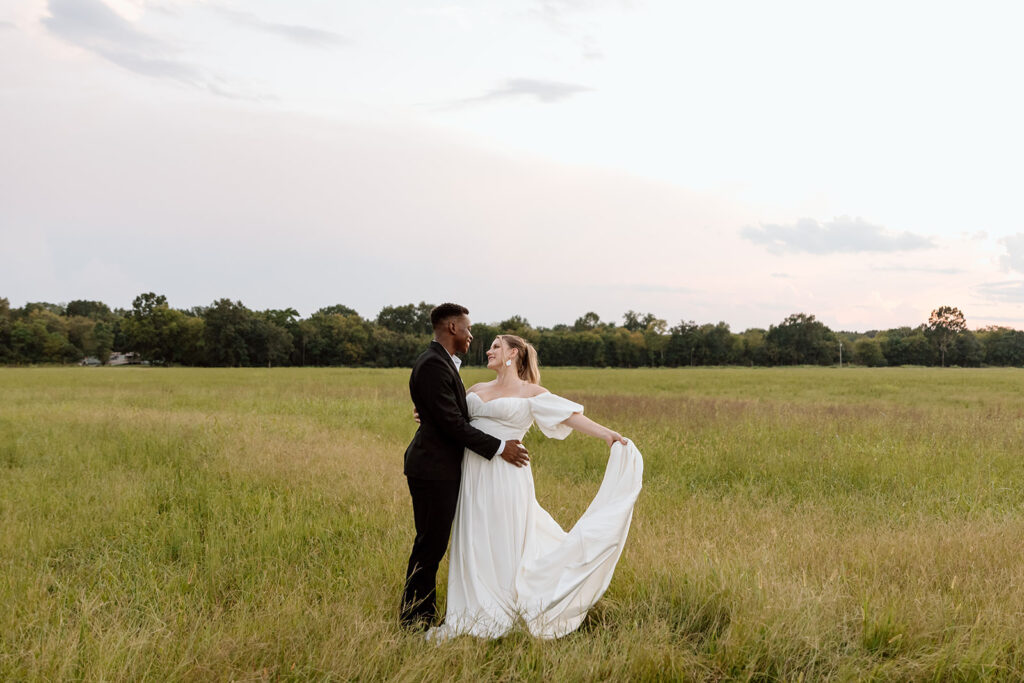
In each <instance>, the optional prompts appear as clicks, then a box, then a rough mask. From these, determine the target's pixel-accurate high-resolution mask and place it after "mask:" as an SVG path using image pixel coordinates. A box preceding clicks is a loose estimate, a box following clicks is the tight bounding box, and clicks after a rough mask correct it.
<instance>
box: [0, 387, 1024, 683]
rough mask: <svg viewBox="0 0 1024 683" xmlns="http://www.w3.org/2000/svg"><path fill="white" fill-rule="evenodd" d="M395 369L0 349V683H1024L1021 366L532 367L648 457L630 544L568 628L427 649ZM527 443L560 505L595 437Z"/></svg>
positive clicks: (593, 475)
mask: <svg viewBox="0 0 1024 683" xmlns="http://www.w3.org/2000/svg"><path fill="white" fill-rule="evenodd" d="M463 375H464V379H465V380H466V383H467V385H469V384H471V383H472V382H474V381H479V380H481V379H485V378H486V377H487V373H486V371H482V370H474V369H467V370H465V371H464V372H463ZM407 380H408V372H407V371H405V370H356V369H309V368H303V369H298V368H291V369H271V370H268V369H225V370H214V369H184V368H172V369H161V368H95V369H93V368H73V369H72V368H68V369H60V368H30V369H0V680H26V681H33V680H77V679H85V680H184V681H206V680H378V679H390V680H409V681H418V680H443V679H480V678H493V679H500V680H626V679H633V680H661V679H666V680H673V679H696V680H723V679H730V680H731V679H739V680H770V681H776V680H801V679H803V680H820V679H835V680H863V679H875V680H988V679H1003V680H1020V679H1022V678H1024V559H1022V555H1024V371H1021V370H1011V369H979V370H969V369H924V368H891V369H889V368H886V369H864V368H843V369H838V368H786V369H739V368H723V369H714V368H695V369H679V370H669V369H651V370H646V369H645V370H590V369H550V370H545V371H544V376H543V380H544V382H543V383H544V384H545V386H547V387H548V388H549V389H551V390H552V391H554V392H555V393H558V394H561V395H564V396H566V397H569V398H572V399H574V400H577V401H579V402H581V403H583V404H585V405H586V407H587V414H588V415H589V416H590V417H592V418H594V419H596V420H598V421H599V422H602V423H605V424H608V425H609V426H611V427H613V428H615V429H618V430H619V431H621V432H622V433H623V434H625V435H627V436H629V437H631V438H632V439H633V440H634V441H635V442H636V444H637V446H638V447H639V448H640V450H641V451H642V452H643V454H644V458H645V476H644V490H643V491H642V493H641V494H640V499H639V502H638V504H637V508H636V511H635V514H634V518H633V525H632V529H631V532H630V537H629V540H628V543H627V546H626V549H625V552H624V553H623V556H622V559H621V561H620V563H619V566H618V569H617V571H616V575H615V578H614V579H613V580H612V583H611V586H610V588H609V590H608V592H607V593H606V595H605V597H604V598H603V599H602V600H601V602H600V603H599V604H598V605H597V607H596V608H595V609H594V610H592V612H591V613H590V615H589V616H588V619H587V621H586V622H585V623H584V625H583V627H582V628H581V629H580V630H579V631H577V632H575V633H573V634H571V635H569V636H567V637H566V638H563V639H561V640H557V641H539V640H534V639H532V638H530V637H529V636H527V635H525V634H523V633H516V634H513V635H511V636H509V637H507V638H504V639H502V640H499V641H493V642H482V641H477V640H474V639H472V638H465V637H464V638H460V639H457V640H455V641H454V642H451V643H447V644H445V645H443V646H440V647H438V646H434V645H430V644H428V643H426V642H425V641H424V639H423V638H422V636H419V635H414V634H409V633H406V632H404V631H402V630H401V629H399V628H398V626H397V621H396V615H397V608H398V597H399V594H400V591H401V583H402V579H403V572H404V565H405V561H406V558H407V556H408V550H409V547H410V543H411V540H412V535H413V530H412V517H411V506H410V502H409V495H408V490H407V488H406V485H405V480H404V477H403V476H402V467H401V465H402V453H403V451H404V449H405V445H406V443H407V442H408V440H409V438H410V436H411V435H412V433H413V431H414V428H415V423H414V422H413V421H412V415H411V412H412V406H411V403H410V402H409V400H408V393H407ZM526 442H527V445H528V447H530V450H531V455H532V458H533V460H532V464H531V466H532V468H533V473H534V477H535V479H536V483H537V492H538V498H539V499H540V501H541V504H542V505H544V506H545V507H546V508H547V509H548V510H549V511H550V512H551V513H552V514H553V516H554V517H555V518H556V519H557V520H559V521H560V522H561V523H562V524H563V525H564V526H566V527H568V526H571V524H572V523H573V521H575V519H576V518H577V517H578V516H579V514H580V513H581V512H582V511H583V510H584V509H585V507H586V505H587V503H588V502H589V500H590V498H591V497H592V496H593V494H594V493H595V492H596V490H597V487H598V484H599V483H600V481H601V477H602V475H603V466H604V462H605V459H606V457H607V451H606V448H605V446H604V444H603V442H598V441H597V440H595V439H588V438H586V437H584V436H582V435H578V434H574V435H572V436H571V437H570V438H569V439H567V440H565V441H555V440H549V439H546V438H545V437H543V436H542V435H541V434H540V433H539V432H538V431H536V430H531V432H530V433H529V434H528V435H527V437H526ZM445 575H446V568H445V567H444V566H442V571H441V583H442V593H443V579H444V576H445Z"/></svg>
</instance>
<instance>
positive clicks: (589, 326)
mask: <svg viewBox="0 0 1024 683" xmlns="http://www.w3.org/2000/svg"><path fill="white" fill-rule="evenodd" d="M600 325H601V317H600V316H599V315H598V314H597V313H594V312H593V311H588V312H587V313H584V314H583V315H581V316H580V317H579V318H576V322H574V323H573V324H572V329H573V330H574V331H576V332H584V331H586V330H594V329H597V328H598V327H600Z"/></svg>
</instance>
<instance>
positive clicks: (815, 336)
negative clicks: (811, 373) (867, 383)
mask: <svg viewBox="0 0 1024 683" xmlns="http://www.w3.org/2000/svg"><path fill="white" fill-rule="evenodd" d="M765 345H766V346H767V347H768V357H769V358H770V359H771V361H772V362H773V363H774V364H776V365H798V364H802V363H807V364H813V365H829V364H830V363H832V362H834V360H835V358H836V356H837V355H838V352H839V350H838V346H837V345H836V338H835V334H834V333H833V332H832V330H830V329H828V327H826V326H825V324H824V323H822V322H820V321H818V320H816V319H815V317H814V316H813V315H807V314H805V313H794V314H793V315H791V316H789V317H788V318H786V319H785V320H783V321H782V322H781V323H779V324H778V325H772V326H771V327H769V328H768V333H767V334H766V335H765Z"/></svg>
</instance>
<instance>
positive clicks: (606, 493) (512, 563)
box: [428, 442, 643, 640]
mask: <svg viewBox="0 0 1024 683" xmlns="http://www.w3.org/2000/svg"><path fill="white" fill-rule="evenodd" d="M642 478H643V457H642V456H641V455H640V451H638V450H637V449H636V447H635V446H634V445H633V443H632V442H629V443H628V444H627V445H622V444H620V443H615V444H614V445H613V446H612V448H611V455H610V457H609V459H608V465H607V468H606V469H605V474H604V480H603V481H602V483H601V487H600V489H599V490H598V492H597V496H596V497H595V498H594V500H593V501H592V502H591V503H590V506H589V507H588V508H587V510H586V512H584V513H583V516H582V517H580V519H579V521H577V522H576V524H575V525H574V526H573V527H572V529H571V530H570V531H568V532H565V531H564V530H563V529H562V527H560V526H559V525H558V523H557V522H556V521H555V520H554V519H553V518H552V517H551V515H549V514H548V513H547V512H546V511H545V510H544V508H542V507H541V506H540V505H539V504H538V503H537V498H536V495H535V493H534V486H533V473H532V471H531V469H530V468H529V467H522V468H520V467H515V466H513V465H510V464H509V463H507V462H505V461H504V460H502V459H501V458H500V457H494V458H492V459H491V460H486V459H484V458H481V457H480V456H478V455H476V454H475V453H473V452H471V451H467V452H466V453H465V455H464V457H463V459H462V485H461V488H460V491H459V502H458V507H457V508H456V512H455V522H454V525H453V527H452V540H451V551H450V554H449V565H448V607H447V615H446V617H445V622H444V624H442V625H441V626H439V627H437V628H434V629H431V630H430V632H429V633H428V637H429V638H431V639H435V640H444V639H446V638H449V637H452V636H456V635H460V634H464V633H468V634H471V635H474V636H478V637H481V638H499V637H501V636H503V635H505V634H506V633H508V632H509V631H510V630H511V629H512V628H513V626H514V625H515V624H516V622H517V621H518V620H520V619H521V620H522V622H523V623H524V624H525V626H526V628H527V629H529V631H530V633H532V634H533V635H534V636H537V637H539V638H558V637H561V636H564V635H565V634H567V633H570V632H572V631H574V630H575V629H576V628H577V627H579V625H580V624H581V623H582V622H583V619H584V618H585V617H586V615H587V610H589V609H590V608H591V607H592V606H593V605H594V604H595V603H596V602H597V601H598V600H599V599H600V598H601V596H602V595H603V594H604V592H605V590H606V589H607V588H608V584H609V583H610V582H611V579H612V573H613V572H614V570H615V564H616V563H617V562H618V559H619V556H620V555H621V554H622V548H623V545H624V544H625V542H626V536H627V534H628V533H629V523H630V521H631V520H632V517H633V505H634V504H635V503H636V499H637V496H638V495H639V493H640V487H641V481H642Z"/></svg>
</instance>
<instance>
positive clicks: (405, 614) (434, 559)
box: [402, 477, 459, 624]
mask: <svg viewBox="0 0 1024 683" xmlns="http://www.w3.org/2000/svg"><path fill="white" fill-rule="evenodd" d="M406 479H408V481H409V493H410V494H412V513H413V518H414V519H415V521H416V540H415V541H413V544H412V554H410V556H409V567H408V569H407V570H406V573H405V594H404V595H403V596H402V623H404V624H417V623H419V624H429V623H430V622H432V621H433V619H434V612H435V610H436V603H437V566H438V565H439V564H440V563H441V558H443V557H444V553H445V551H446V550H447V549H448V537H449V536H450V535H451V531H452V522H453V521H454V520H455V506H456V504H457V503H458V501H459V482H458V481H457V480H455V481H434V480H431V479H419V478H417V477H406Z"/></svg>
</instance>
